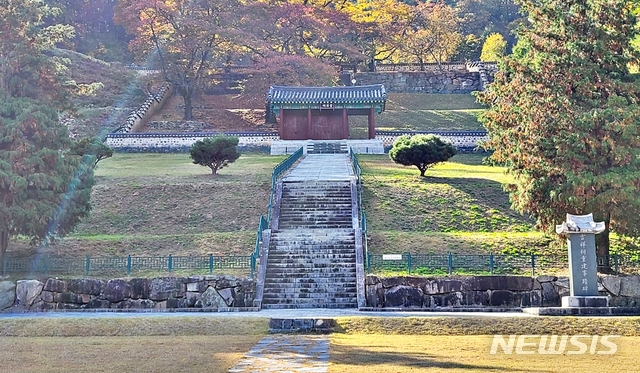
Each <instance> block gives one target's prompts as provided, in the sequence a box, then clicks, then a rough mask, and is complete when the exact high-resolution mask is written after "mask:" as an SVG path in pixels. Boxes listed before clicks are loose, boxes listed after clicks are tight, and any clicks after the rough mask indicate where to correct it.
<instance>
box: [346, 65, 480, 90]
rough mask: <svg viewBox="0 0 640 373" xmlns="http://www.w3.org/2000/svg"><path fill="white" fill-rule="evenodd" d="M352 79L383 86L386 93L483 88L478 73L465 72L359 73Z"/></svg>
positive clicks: (365, 83) (361, 82)
mask: <svg viewBox="0 0 640 373" xmlns="http://www.w3.org/2000/svg"><path fill="white" fill-rule="evenodd" d="M353 77H354V78H355V80H356V82H357V83H356V84H357V85H369V84H384V86H385V88H386V89H387V91H388V92H405V93H438V94H450V93H460V94H468V93H471V92H474V91H481V90H482V87H483V85H482V80H481V78H480V73H479V72H469V71H466V70H458V71H395V72H360V73H355V74H354V75H353Z"/></svg>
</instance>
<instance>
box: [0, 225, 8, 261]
mask: <svg viewBox="0 0 640 373" xmlns="http://www.w3.org/2000/svg"><path fill="white" fill-rule="evenodd" d="M7 247H9V231H7V230H1V231H0V266H2V263H4V255H5V254H6V252H7Z"/></svg>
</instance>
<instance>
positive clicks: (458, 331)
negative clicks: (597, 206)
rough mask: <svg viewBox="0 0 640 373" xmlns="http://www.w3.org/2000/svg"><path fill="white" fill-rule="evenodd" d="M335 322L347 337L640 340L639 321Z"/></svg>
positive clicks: (479, 319)
mask: <svg viewBox="0 0 640 373" xmlns="http://www.w3.org/2000/svg"><path fill="white" fill-rule="evenodd" d="M337 321H338V324H339V326H340V328H341V329H342V331H344V332H345V333H348V334H404V335H409V334H416V335H433V336H463V335H493V334H567V335H574V334H598V335H604V334H614V335H623V336H630V337H640V317H526V316H523V317H409V318H405V317H344V318H339V319H338V320H337Z"/></svg>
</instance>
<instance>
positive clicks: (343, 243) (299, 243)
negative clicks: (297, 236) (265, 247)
mask: <svg viewBox="0 0 640 373" xmlns="http://www.w3.org/2000/svg"><path fill="white" fill-rule="evenodd" d="M354 242H355V240H354V239H353V238H352V239H345V240H336V241H331V240H311V239H309V240H284V239H279V240H271V241H270V242H269V247H272V248H282V249H292V250H296V249H305V250H313V249H314V248H317V249H318V250H346V249H352V250H353V249H354V245H355V243H354Z"/></svg>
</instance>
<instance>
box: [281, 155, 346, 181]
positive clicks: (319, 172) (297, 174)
mask: <svg viewBox="0 0 640 373" xmlns="http://www.w3.org/2000/svg"><path fill="white" fill-rule="evenodd" d="M354 177H355V175H354V173H353V167H352V166H351V159H349V154H307V156H306V157H304V158H303V159H302V161H300V163H298V164H297V165H296V166H295V167H294V168H292V169H291V171H289V173H287V176H285V178H284V181H343V180H351V179H352V178H354Z"/></svg>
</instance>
